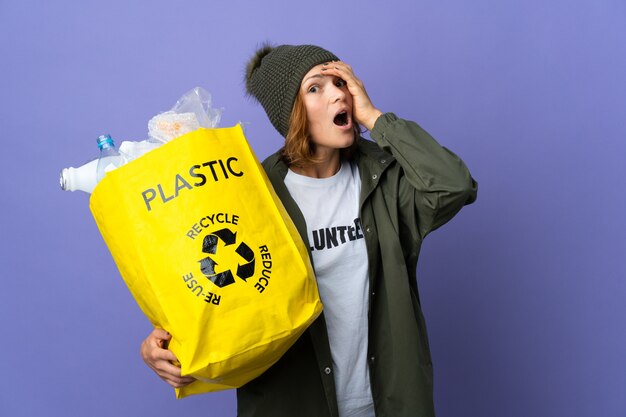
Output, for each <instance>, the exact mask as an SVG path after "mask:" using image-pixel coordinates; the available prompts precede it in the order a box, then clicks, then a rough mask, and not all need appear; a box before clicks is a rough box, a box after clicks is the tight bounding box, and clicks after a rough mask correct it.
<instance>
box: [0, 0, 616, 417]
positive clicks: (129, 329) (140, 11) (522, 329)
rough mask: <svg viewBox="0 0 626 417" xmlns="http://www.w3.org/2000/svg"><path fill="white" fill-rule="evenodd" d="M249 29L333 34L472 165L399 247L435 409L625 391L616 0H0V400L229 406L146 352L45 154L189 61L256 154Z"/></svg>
mask: <svg viewBox="0 0 626 417" xmlns="http://www.w3.org/2000/svg"><path fill="white" fill-rule="evenodd" d="M264 40H270V41H273V42H275V43H314V44H320V45H322V46H325V47H326V48H328V49H330V50H332V51H334V52H335V53H336V54H337V55H339V56H340V57H342V58H343V59H344V60H345V61H347V62H349V63H350V64H352V66H353V67H354V69H355V71H356V73H357V74H358V75H359V76H360V77H361V79H362V80H363V81H364V83H365V85H366V86H367V88H368V91H369V93H370V96H371V97H372V99H373V100H374V102H375V104H376V105H377V106H379V107H380V108H381V109H382V110H389V111H394V112H396V113H397V114H398V115H399V116H402V117H406V118H410V119H413V120H416V121H418V122H419V123H420V124H421V125H422V126H423V127H424V128H426V129H427V130H428V131H429V132H431V133H432V134H433V136H435V137H436V138H437V139H438V140H439V141H440V142H441V143H442V144H444V145H446V146H448V147H450V148H451V149H453V150H454V151H455V152H456V153H458V154H459V155H460V156H462V158H463V159H464V160H465V161H466V163H467V165H468V166H469V167H470V169H471V170H472V173H473V175H474V176H475V177H476V179H477V180H478V182H479V184H480V192H479V198H478V202H477V203H476V204H475V205H473V206H471V207H468V208H466V209H465V210H463V211H462V212H461V214H460V215H459V216H458V217H457V218H456V219H454V220H453V221H452V222H451V223H450V224H449V225H447V226H446V227H445V228H443V229H441V230H440V231H438V232H436V233H434V234H433V235H431V237H430V238H429V239H428V240H427V242H426V244H425V246H424V250H423V253H422V257H421V258H422V260H421V262H420V265H419V268H418V269H419V271H418V273H419V278H418V280H419V284H420V289H421V294H422V300H423V306H424V311H425V314H426V318H427V321H428V323H429V333H430V336H431V347H432V351H433V359H434V363H435V374H436V376H435V377H436V381H435V385H436V386H435V391H436V392H435V396H436V403H437V410H438V415H439V416H440V417H452V416H464V417H466V416H471V417H503V416H506V417H518V416H519V417H528V416H533V417H544V416H545V417H560V416H568V417H569V416H585V417H587V416H588V417H597V416H606V417H618V416H619V417H623V416H624V415H626V395H625V392H626V354H625V352H626V329H625V326H624V324H623V322H624V319H623V317H624V315H625V314H626V303H625V300H626V284H625V280H624V278H625V275H626V268H625V266H624V258H625V256H626V238H625V234H626V220H625V214H626V210H625V209H626V199H625V196H624V189H625V187H624V185H625V180H624V178H625V177H626V168H625V167H626V164H625V163H624V157H625V156H626V144H625V142H624V139H625V133H626V80H625V76H626V42H625V40H626V3H624V2H623V1H622V0H613V1H611V0H596V1H591V0H590V1H582V0H568V1H565V0H561V1H545V0H544V1H536V0H527V1H496V0H475V1H471V2H470V1H462V0H444V1H409V0H406V1H388V2H380V1H377V2H363V1H358V2H357V1H354V2H343V3H341V2H337V3H336V2H334V1H326V0H324V1H317V2H308V3H306V4H295V2H289V1H278V0H274V1H263V2H242V1H224V2H208V1H177V2H173V1H164V0H156V1H155V0H153V1H145V2H138V1H136V2H132V1H121V0H109V1H106V2H93V1H74V2H69V1H33V0H20V1H8V0H4V1H0V56H1V57H2V58H1V61H2V65H1V66H0V74H1V76H0V92H1V94H2V100H1V104H0V106H1V108H0V118H1V119H0V120H1V121H2V123H1V124H0V137H1V138H2V146H3V147H4V149H3V150H2V152H1V153H0V162H1V166H2V167H3V171H2V176H1V177H0V185H1V193H2V216H1V218H0V226H1V234H0V235H1V241H0V242H1V246H0V261H1V262H0V265H1V271H2V290H0V320H1V321H0V331H1V333H0V335H1V336H2V345H1V347H0V415H2V416H4V417H9V416H67V415H76V416H94V417H96V416H139V415H150V416H171V415H211V416H234V415H235V413H236V411H235V400H234V392H223V393H217V394H210V395H201V396H196V397H191V398H188V399H184V400H180V401H176V400H174V397H173V392H172V390H170V389H169V387H167V386H166V385H165V384H164V383H163V382H161V381H160V380H159V379H158V378H157V377H156V376H155V375H154V374H153V373H152V371H151V370H149V369H148V368H147V367H146V366H145V365H144V364H143V362H142V360H141V359H140V357H139V354H138V352H139V346H140V342H141V341H142V340H143V338H144V337H145V336H146V335H147V334H148V333H149V331H150V324H149V322H148V321H147V319H145V317H144V316H143V315H142V314H141V312H140V310H139V308H138V307H137V305H136V304H135V302H134V301H133V299H132V297H131V296H130V293H129V292H128V290H127V289H126V287H125V285H124V283H123V281H122V279H121V278H120V277H119V274H118V272H117V270H116V268H115V265H114V263H113V261H112V259H111V256H110V254H109V252H108V250H107V249H106V247H105V245H104V243H103V241H102V239H101V237H100V235H99V233H98V231H97V229H96V226H95V223H94V221H93V219H92V217H91V215H90V213H89V209H88V206H87V204H88V198H87V195H85V194H81V193H63V192H62V191H60V190H59V187H58V173H59V170H60V169H61V168H63V167H65V166H76V165H80V164H81V163H83V162H85V161H86V160H88V159H91V158H93V157H94V156H95V155H96V146H95V137H96V136H97V135H98V134H100V133H103V132H110V133H111V134H112V135H113V136H114V137H116V138H118V139H132V140H141V139H144V138H145V137H146V132H147V121H148V119H149V118H150V117H152V116H153V115H154V114H156V113H158V112H160V111H164V110H167V109H169V108H170V107H171V106H172V105H173V104H174V102H175V101H176V100H177V99H178V98H179V97H180V95H182V94H183V93H184V92H185V91H187V90H189V89H190V88H192V87H194V86H196V85H199V86H203V87H205V88H206V89H208V90H209V91H210V92H211V93H212V94H213V98H214V102H215V104H216V105H217V106H218V107H224V108H225V112H224V117H223V123H222V125H223V126H228V125H232V124H235V123H236V122H238V121H244V122H246V123H248V126H247V129H248V130H247V132H248V137H249V140H250V142H251V144H252V147H253V148H254V149H255V151H256V152H257V154H258V156H259V158H264V157H265V156H267V155H268V154H269V153H270V152H271V151H273V150H274V149H276V148H277V147H278V146H279V145H280V138H279V137H278V134H277V133H276V132H275V131H274V130H273V128H272V127H271V125H270V124H269V123H268V122H267V121H266V118H265V115H264V114H263V111H262V109H261V108H260V107H259V106H257V105H254V104H253V103H252V102H250V101H249V100H247V99H245V98H244V96H243V84H242V76H243V66H244V63H245V62H246V60H247V58H248V57H249V56H250V55H251V54H252V53H253V52H254V50H255V47H256V45H257V44H258V43H259V42H262V41H264ZM192 413H193V414H192Z"/></svg>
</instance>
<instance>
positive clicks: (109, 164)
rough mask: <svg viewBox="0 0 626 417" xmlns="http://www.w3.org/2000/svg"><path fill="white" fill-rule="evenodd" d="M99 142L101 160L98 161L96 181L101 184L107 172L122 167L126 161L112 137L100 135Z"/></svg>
mask: <svg viewBox="0 0 626 417" xmlns="http://www.w3.org/2000/svg"><path fill="white" fill-rule="evenodd" d="M97 142H98V148H99V149H100V159H98V167H97V168H96V181H98V182H100V180H101V179H102V178H103V177H104V176H105V175H106V173H107V172H109V171H112V170H114V169H115V168H119V167H121V166H122V165H124V163H125V162H126V161H125V160H124V158H123V157H122V155H120V153H119V152H118V150H117V148H116V147H115V142H113V139H112V138H111V135H108V134H107V135H100V136H98V139H97Z"/></svg>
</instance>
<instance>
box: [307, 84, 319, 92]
mask: <svg viewBox="0 0 626 417" xmlns="http://www.w3.org/2000/svg"><path fill="white" fill-rule="evenodd" d="M318 90H319V87H318V86H317V85H312V86H311V87H309V89H308V90H307V93H317V91H318Z"/></svg>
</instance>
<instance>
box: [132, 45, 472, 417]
mask: <svg viewBox="0 0 626 417" xmlns="http://www.w3.org/2000/svg"><path fill="white" fill-rule="evenodd" d="M246 88H247V91H248V94H249V95H251V96H252V97H254V98H255V99H256V100H258V101H259V102H260V103H261V105H262V106H263V107H264V109H265V111H266V113H267V115H268V117H269V119H270V121H271V122H272V124H273V125H274V127H276V129H277V130H278V132H279V133H281V135H283V136H284V137H285V145H284V147H283V148H282V149H281V150H280V151H278V152H277V153H276V154H274V155H273V156H271V157H269V158H268V159H267V160H265V161H264V162H263V166H264V168H265V170H266V172H267V174H268V177H269V178H270V180H271V182H272V185H273V186H274V189H275V190H276V193H277V194H278V196H279V197H280V199H281V201H282V202H283V204H284V205H285V207H286V209H287V211H288V212H289V215H290V216H291V218H292V220H293V221H294V223H295V224H296V226H297V228H298V230H299V232H300V234H301V235H302V238H303V239H304V241H305V242H308V245H309V247H310V255H311V260H312V263H313V266H314V269H315V273H316V278H317V282H318V287H319V291H320V297H321V299H322V302H323V304H324V312H323V314H322V315H321V316H320V317H319V318H318V319H317V320H316V321H315V322H314V323H313V324H312V325H311V327H310V328H309V329H308V330H307V331H306V332H305V333H304V334H303V335H302V337H300V339H299V340H298V341H297V342H296V343H295V344H294V345H293V346H292V348H291V349H290V350H289V351H288V352H287V353H286V354H285V355H284V356H283V357H282V358H281V359H280V360H279V361H278V362H277V363H276V364H275V365H274V366H272V367H271V368H270V369H269V370H267V371H266V372H265V373H264V374H263V375H261V376H260V377H258V378H257V379H255V380H254V381H252V382H250V383H248V384H247V385H245V386H244V387H242V388H240V389H238V391H237V400H238V414H239V415H240V416H272V417H274V416H290V417H291V416H311V417H324V416H333V417H337V416H340V417H347V416H355V417H373V416H394V417H402V416H433V415H434V407H433V396H432V387H433V385H432V382H433V381H432V364H431V360H430V351H429V347H428V341H427V334H426V326H425V323H424V319H423V316H422V312H421V308H420V303H419V297H418V291H417V283H416V276H415V271H416V265H417V258H418V254H419V251H420V246H421V243H422V241H423V239H424V237H425V236H426V235H427V234H428V233H430V232H431V231H433V230H434V229H436V228H438V227H439V226H441V225H443V224H444V223H446V222H447V221H448V220H450V219H451V218H452V217H453V216H454V215H455V214H456V213H457V212H458V211H459V210H460V209H461V208H462V207H463V206H464V205H465V204H469V203H471V202H473V201H474V200H475V198H476V191H477V185H476V182H475V181H474V180H473V179H472V177H471V175H470V173H469V172H468V170H467V168H466V167H465V165H464V164H463V162H462V161H461V160H460V159H459V158H458V157H457V156H456V155H454V154H453V153H451V152H450V151H448V150H447V149H445V148H443V147H441V146H440V145H439V144H438V143H437V142H435V140H434V139H433V138H432V137H431V136H430V135H428V134H427V133H426V132H425V131H424V130H422V129H421V128H420V127H419V126H418V125H417V124H415V123H414V122H410V121H406V120H403V119H400V118H398V117H396V116H395V115H394V114H393V113H382V112H381V111H380V110H378V109H377V108H376V107H375V106H374V105H373V104H372V102H371V100H370V98H369V97H368V95H367V92H366V91H365V88H364V86H363V83H362V82H361V81H360V80H359V79H358V78H357V77H356V76H355V75H354V72H353V71H352V68H351V67H350V66H349V65H347V64H346V63H344V62H341V61H340V60H339V59H338V58H337V57H336V56H335V55H334V54H332V53H330V52H328V51H326V50H324V49H322V48H319V47H317V46H312V45H298V46H293V45H282V46H278V47H270V46H266V47H263V48H261V49H260V50H259V51H257V54H256V55H255V56H254V57H253V58H252V59H251V60H250V62H249V63H248V67H247V73H246ZM359 125H361V126H364V127H365V128H366V129H368V130H370V131H371V137H372V139H374V141H375V142H372V141H367V140H365V139H363V138H360V136H359V132H360V130H359ZM168 339H169V335H168V334H167V333H166V332H165V331H163V330H161V329H156V330H154V331H153V332H152V333H151V334H150V335H149V336H148V338H147V339H146V340H145V341H144V342H143V344H142V349H141V353H142V356H143V358H144V360H145V361H146V363H147V364H148V365H149V366H150V367H151V368H152V369H153V370H154V371H155V372H156V373H157V374H158V375H159V376H160V377H161V378H162V379H163V380H165V381H166V382H168V383H169V384H170V385H172V386H174V387H180V386H184V385H186V384H189V383H191V382H192V381H193V380H194V379H193V378H190V377H182V376H181V375H180V369H179V368H177V367H175V366H174V365H172V363H171V362H173V361H176V358H175V357H174V355H173V354H172V353H171V352H170V351H168V350H167V349H163V346H165V344H166V342H167V340H168Z"/></svg>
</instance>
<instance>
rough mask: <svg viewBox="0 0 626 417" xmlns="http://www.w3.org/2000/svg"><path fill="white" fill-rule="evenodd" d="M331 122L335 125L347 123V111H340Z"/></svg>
mask: <svg viewBox="0 0 626 417" xmlns="http://www.w3.org/2000/svg"><path fill="white" fill-rule="evenodd" d="M333 123H335V124H336V125H337V126H345V125H347V124H348V112H347V111H342V112H341V113H339V114H338V115H337V116H335V118H334V119H333Z"/></svg>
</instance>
